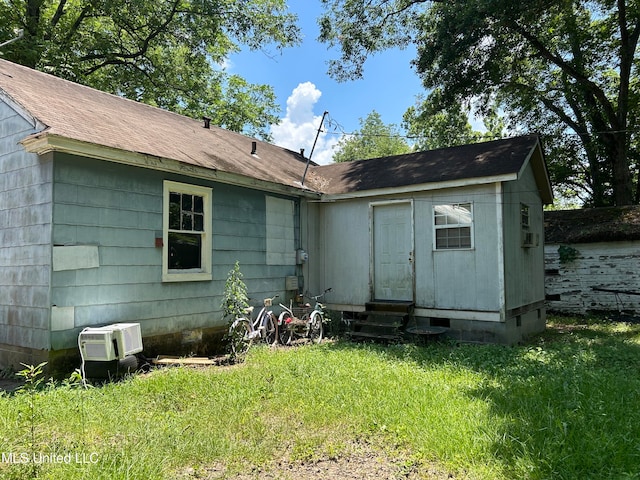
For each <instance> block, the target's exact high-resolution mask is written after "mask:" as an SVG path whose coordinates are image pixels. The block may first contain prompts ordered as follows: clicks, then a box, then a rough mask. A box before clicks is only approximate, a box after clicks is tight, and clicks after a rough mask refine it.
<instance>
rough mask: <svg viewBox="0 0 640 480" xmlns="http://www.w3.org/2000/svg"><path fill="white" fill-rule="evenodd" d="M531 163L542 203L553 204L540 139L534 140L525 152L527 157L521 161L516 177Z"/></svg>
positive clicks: (551, 190) (549, 180)
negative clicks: (529, 148) (532, 144)
mask: <svg viewBox="0 0 640 480" xmlns="http://www.w3.org/2000/svg"><path fill="white" fill-rule="evenodd" d="M530 163H531V167H532V170H533V177H534V179H535V181H536V185H538V191H539V192H540V198H541V199H542V203H543V204H544V205H553V189H552V187H551V179H550V177H549V171H548V170H547V162H546V161H545V159H544V152H543V150H542V145H541V144H540V139H539V138H538V139H537V140H536V144H535V145H534V146H533V147H532V148H531V150H530V151H529V153H528V154H527V158H525V161H524V162H522V168H521V169H520V171H519V172H518V178H520V177H521V176H522V173H523V172H524V170H525V168H526V167H527V165H528V164H530Z"/></svg>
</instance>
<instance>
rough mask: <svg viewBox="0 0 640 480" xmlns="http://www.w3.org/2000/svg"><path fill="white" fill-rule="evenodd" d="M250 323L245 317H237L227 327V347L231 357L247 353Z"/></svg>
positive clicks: (249, 340)
mask: <svg viewBox="0 0 640 480" xmlns="http://www.w3.org/2000/svg"><path fill="white" fill-rule="evenodd" d="M250 333H251V325H250V324H249V320H247V319H246V318H237V319H236V320H235V321H234V322H233V324H232V325H231V327H229V348H230V350H231V355H232V356H233V357H238V356H242V355H244V354H245V353H247V350H249V347H250V346H251V342H252V341H253V339H252V338H251V335H250Z"/></svg>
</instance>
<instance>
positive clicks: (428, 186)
mask: <svg viewBox="0 0 640 480" xmlns="http://www.w3.org/2000/svg"><path fill="white" fill-rule="evenodd" d="M517 178H518V177H517V174H515V173H508V174H503V175H494V176H487V177H476V178H463V179H458V180H449V181H445V182H429V183H420V184H415V185H406V186H402V187H388V188H378V189H374V190H362V191H355V192H344V193H333V194H331V193H329V194H323V195H322V198H321V200H320V201H321V202H336V201H340V200H350V199H355V198H369V197H380V196H386V195H397V194H408V193H418V192H424V191H432V190H445V189H449V188H460V187H469V186H475V185H487V184H493V183H500V182H509V181H513V180H517Z"/></svg>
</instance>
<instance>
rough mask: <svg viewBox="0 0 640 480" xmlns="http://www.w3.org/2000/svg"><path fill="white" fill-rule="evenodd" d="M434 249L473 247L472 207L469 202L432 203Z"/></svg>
mask: <svg viewBox="0 0 640 480" xmlns="http://www.w3.org/2000/svg"><path fill="white" fill-rule="evenodd" d="M433 224H434V225H433V226H434V230H435V242H434V244H435V249H436V250H448V249H463V248H472V247H473V228H472V227H473V207H472V205H471V203H452V204H444V205H434V207H433Z"/></svg>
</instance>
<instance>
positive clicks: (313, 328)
mask: <svg viewBox="0 0 640 480" xmlns="http://www.w3.org/2000/svg"><path fill="white" fill-rule="evenodd" d="M323 322H324V318H323V316H322V314H321V313H318V312H313V313H311V319H310V320H309V339H310V340H311V341H312V342H313V343H320V342H321V341H322V336H323V335H324V325H323Z"/></svg>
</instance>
